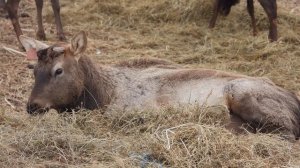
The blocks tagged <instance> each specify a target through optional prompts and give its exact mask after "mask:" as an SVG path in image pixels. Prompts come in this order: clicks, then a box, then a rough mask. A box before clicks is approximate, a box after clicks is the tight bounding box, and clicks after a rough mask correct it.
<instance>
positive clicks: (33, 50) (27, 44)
mask: <svg viewBox="0 0 300 168" xmlns="http://www.w3.org/2000/svg"><path fill="white" fill-rule="evenodd" d="M19 39H20V42H21V43H22V45H23V47H24V48H25V50H26V53H27V59H29V60H35V59H37V51H39V50H42V49H45V48H48V47H49V46H48V45H47V44H45V43H43V42H40V41H38V40H35V39H33V38H30V37H27V36H24V35H21V36H20V37H19Z"/></svg>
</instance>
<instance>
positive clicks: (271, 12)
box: [259, 0, 277, 42]
mask: <svg viewBox="0 0 300 168" xmlns="http://www.w3.org/2000/svg"><path fill="white" fill-rule="evenodd" d="M259 3H260V4H261V6H262V7H263V8H264V10H265V12H266V13H267V15H268V18H269V22H270V28H269V39H270V41H271V42H273V41H277V3H276V0H259Z"/></svg>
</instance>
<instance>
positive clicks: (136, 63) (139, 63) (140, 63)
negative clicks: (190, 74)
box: [116, 58, 179, 68]
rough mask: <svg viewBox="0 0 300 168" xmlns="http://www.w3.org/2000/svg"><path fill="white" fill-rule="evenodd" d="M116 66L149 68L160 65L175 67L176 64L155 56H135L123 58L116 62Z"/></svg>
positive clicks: (162, 66)
mask: <svg viewBox="0 0 300 168" xmlns="http://www.w3.org/2000/svg"><path fill="white" fill-rule="evenodd" d="M116 66H117V67H127V68H149V67H153V66H155V67H161V68H177V67H179V66H178V65H176V64H174V63H173V62H170V61H167V60H163V59H157V58H135V59H130V60H125V61H121V62H119V63H117V65H116Z"/></svg>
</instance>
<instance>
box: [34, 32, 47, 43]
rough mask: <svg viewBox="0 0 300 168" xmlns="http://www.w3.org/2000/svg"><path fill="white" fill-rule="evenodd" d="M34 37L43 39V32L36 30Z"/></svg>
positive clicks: (44, 37) (44, 38)
mask: <svg viewBox="0 0 300 168" xmlns="http://www.w3.org/2000/svg"><path fill="white" fill-rule="evenodd" d="M36 38H37V39H38V40H43V41H45V40H46V35H45V32H43V31H38V32H37V33H36Z"/></svg>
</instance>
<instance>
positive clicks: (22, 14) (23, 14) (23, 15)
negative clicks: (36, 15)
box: [20, 12, 30, 17]
mask: <svg viewBox="0 0 300 168" xmlns="http://www.w3.org/2000/svg"><path fill="white" fill-rule="evenodd" d="M20 17H30V15H29V14H28V13H25V12H23V13H21V14H20Z"/></svg>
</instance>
